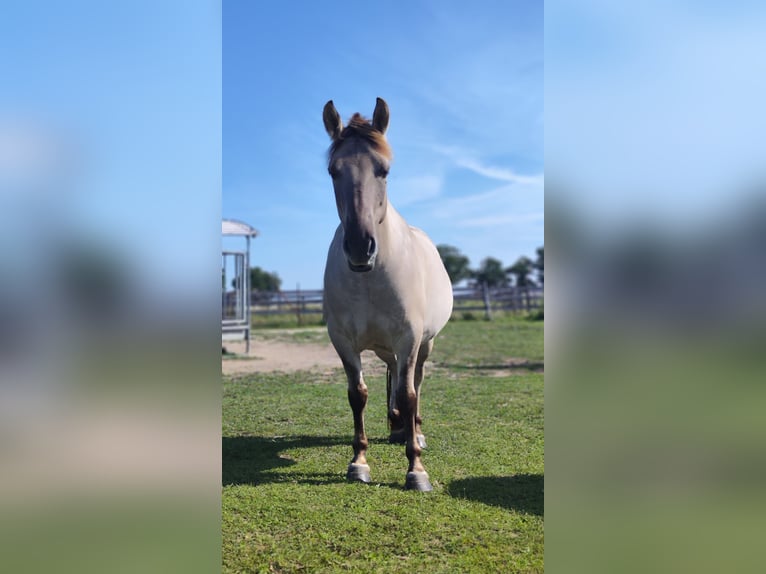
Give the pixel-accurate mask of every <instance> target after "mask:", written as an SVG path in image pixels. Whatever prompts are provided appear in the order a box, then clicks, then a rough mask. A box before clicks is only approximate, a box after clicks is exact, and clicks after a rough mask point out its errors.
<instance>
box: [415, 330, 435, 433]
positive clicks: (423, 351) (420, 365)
mask: <svg viewBox="0 0 766 574" xmlns="http://www.w3.org/2000/svg"><path fill="white" fill-rule="evenodd" d="M433 348H434V340H433V339H431V340H429V341H428V342H427V343H423V344H422V345H421V346H420V349H419V350H418V360H417V363H415V392H416V393H417V395H418V412H417V414H416V416H415V436H416V437H417V441H418V445H419V446H420V448H426V436H425V435H424V434H423V430H422V429H421V428H420V425H421V424H423V418H422V417H421V416H420V389H421V385H422V383H423V371H424V365H425V362H426V359H428V355H430V354H431V351H432V350H433Z"/></svg>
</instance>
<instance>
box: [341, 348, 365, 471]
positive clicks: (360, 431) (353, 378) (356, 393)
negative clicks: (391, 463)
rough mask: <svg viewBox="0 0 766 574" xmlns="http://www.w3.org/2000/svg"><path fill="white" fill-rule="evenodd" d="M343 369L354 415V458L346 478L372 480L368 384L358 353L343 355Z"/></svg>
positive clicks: (349, 401)
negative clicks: (366, 423)
mask: <svg viewBox="0 0 766 574" xmlns="http://www.w3.org/2000/svg"><path fill="white" fill-rule="evenodd" d="M341 361H342V362H343V369H344V370H345V371H346V378H347V379H348V403H349V405H351V412H352V413H353V415H354V439H353V441H352V443H351V444H352V446H353V447H354V458H353V459H351V462H350V463H349V465H348V470H347V472H346V478H347V479H348V480H351V481H360V482H370V467H369V466H368V465H367V446H368V444H369V443H368V441H367V434H366V433H365V430H364V409H365V407H366V406H367V385H365V384H364V377H363V376H362V360H361V357H360V356H359V354H358V353H350V354H348V355H347V356H346V357H343V356H341Z"/></svg>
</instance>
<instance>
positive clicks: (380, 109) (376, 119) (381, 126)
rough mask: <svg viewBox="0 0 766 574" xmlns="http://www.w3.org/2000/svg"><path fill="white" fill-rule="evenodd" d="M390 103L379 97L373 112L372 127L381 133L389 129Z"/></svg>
mask: <svg viewBox="0 0 766 574" xmlns="http://www.w3.org/2000/svg"><path fill="white" fill-rule="evenodd" d="M388 118H389V116H388V104H387V103H386V101H385V100H384V99H383V98H377V100H376V102H375V111H374V112H373V113H372V127H374V128H375V129H376V130H378V131H379V132H380V133H382V134H384V133H386V130H387V129H388Z"/></svg>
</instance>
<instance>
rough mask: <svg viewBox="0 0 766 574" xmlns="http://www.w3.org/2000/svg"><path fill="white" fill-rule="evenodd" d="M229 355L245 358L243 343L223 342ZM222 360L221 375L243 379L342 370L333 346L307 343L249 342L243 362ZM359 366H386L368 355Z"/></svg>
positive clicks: (373, 355) (238, 359)
mask: <svg viewBox="0 0 766 574" xmlns="http://www.w3.org/2000/svg"><path fill="white" fill-rule="evenodd" d="M223 347H225V348H226V351H227V352H228V353H232V354H234V355H237V356H238V357H239V356H241V357H245V342H244V341H224V342H223ZM238 357H237V358H224V359H222V360H221V372H222V373H223V374H224V375H245V374H248V373H263V372H268V371H283V372H292V371H308V370H315V371H316V370H319V371H322V372H325V371H331V370H333V369H339V368H341V362H340V359H339V358H338V355H337V354H336V353H335V349H333V347H332V345H330V344H329V343H328V344H326V345H317V344H310V343H286V342H283V341H251V342H250V354H249V355H247V357H246V358H241V359H240V358H238ZM362 366H363V369H364V370H365V371H366V372H370V371H375V370H377V369H383V371H385V365H384V364H383V362H382V361H380V359H378V358H377V357H376V356H375V354H374V353H372V352H371V351H365V352H364V353H362Z"/></svg>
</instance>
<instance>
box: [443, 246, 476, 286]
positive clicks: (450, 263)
mask: <svg viewBox="0 0 766 574" xmlns="http://www.w3.org/2000/svg"><path fill="white" fill-rule="evenodd" d="M436 249H437V250H438V251H439V255H440V256H441V258H442V263H444V268H445V269H446V270H447V275H449V279H450V281H452V284H453V285H454V284H455V283H459V282H460V281H462V280H463V279H468V278H469V277H471V269H470V268H469V265H470V261H469V260H468V257H466V256H465V255H463V254H462V253H460V251H459V250H458V248H457V247H453V246H452V245H437V246H436Z"/></svg>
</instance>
